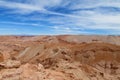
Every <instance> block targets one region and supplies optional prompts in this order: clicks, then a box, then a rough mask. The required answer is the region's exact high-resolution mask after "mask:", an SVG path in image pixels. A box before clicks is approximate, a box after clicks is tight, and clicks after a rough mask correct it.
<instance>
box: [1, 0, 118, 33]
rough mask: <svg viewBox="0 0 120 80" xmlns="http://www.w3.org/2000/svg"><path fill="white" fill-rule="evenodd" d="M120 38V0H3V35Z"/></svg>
mask: <svg viewBox="0 0 120 80" xmlns="http://www.w3.org/2000/svg"><path fill="white" fill-rule="evenodd" d="M63 34H73V35H74V34H77V35H78V34H83V35H84V34H88V35H89V34H90V35H91V34H92V35H93V34H94V35H120V0H0V35H63Z"/></svg>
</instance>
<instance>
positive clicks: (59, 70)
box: [0, 35, 120, 80]
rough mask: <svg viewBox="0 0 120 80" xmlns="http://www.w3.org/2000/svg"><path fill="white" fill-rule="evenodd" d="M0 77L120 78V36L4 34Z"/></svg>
mask: <svg viewBox="0 0 120 80" xmlns="http://www.w3.org/2000/svg"><path fill="white" fill-rule="evenodd" d="M0 80H120V36H97V35H96V36H95V35H94V36H92V35H91V36H90V35H89V36H87V35H86V36H84V35H61V36H0Z"/></svg>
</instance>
